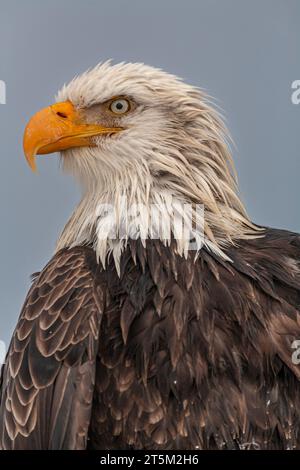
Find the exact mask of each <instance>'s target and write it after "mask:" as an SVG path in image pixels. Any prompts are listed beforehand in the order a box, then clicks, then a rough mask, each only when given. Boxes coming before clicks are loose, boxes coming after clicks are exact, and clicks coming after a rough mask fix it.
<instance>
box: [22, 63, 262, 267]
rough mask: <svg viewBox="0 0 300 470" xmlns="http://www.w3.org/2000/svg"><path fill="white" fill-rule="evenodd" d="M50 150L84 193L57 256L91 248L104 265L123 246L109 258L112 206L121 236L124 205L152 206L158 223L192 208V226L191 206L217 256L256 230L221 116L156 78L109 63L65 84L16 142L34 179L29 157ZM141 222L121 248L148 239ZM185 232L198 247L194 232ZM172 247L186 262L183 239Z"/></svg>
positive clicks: (180, 86)
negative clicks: (201, 211) (200, 212)
mask: <svg viewBox="0 0 300 470" xmlns="http://www.w3.org/2000/svg"><path fill="white" fill-rule="evenodd" d="M57 151H59V152H60V154H61V158H62V161H63V166H64V168H65V169H66V170H67V171H69V172H71V173H73V174H74V175H75V177H76V178H77V179H78V180H79V181H80V183H81V184H82V187H83V190H84V192H83V199H82V201H81V203H80V205H79V207H78V208H77V209H76V211H75V212H74V214H73V216H72V218H71V220H70V221H69V223H68V224H67V226H66V228H65V230H64V232H63V235H62V237H61V238H60V241H59V244H58V247H59V248H62V247H63V246H71V245H74V244H78V243H90V242H93V243H94V244H96V251H97V252H98V254H99V256H100V257H101V258H103V259H104V258H105V256H106V255H107V252H108V251H113V250H114V249H115V250H116V251H117V252H118V253H120V252H121V250H122V246H120V244H119V245H118V248H117V249H116V248H115V246H116V244H115V243H113V242H112V241H111V240H108V238H109V237H108V230H107V227H108V226H109V229H110V230H111V228H112V227H111V224H112V223H111V218H110V219H109V221H108V219H107V214H106V215H104V212H103V211H102V208H103V205H105V204H108V203H109V204H110V203H111V202H113V203H114V204H115V205H117V206H118V209H117V212H118V213H119V216H118V217H119V219H118V220H119V221H118V223H117V225H118V229H119V228H120V220H121V219H122V212H123V209H122V208H123V206H122V204H123V203H122V202H121V199H122V198H123V197H124V196H126V198H127V201H130V202H131V203H132V202H134V203H135V204H141V205H143V206H144V207H146V208H148V209H149V207H150V205H151V204H152V205H153V204H156V205H158V207H160V208H161V210H160V212H161V215H162V217H163V218H164V220H165V216H166V215H169V214H170V212H173V213H174V210H175V212H176V211H177V212H178V210H179V209H178V203H180V204H190V207H191V209H190V213H192V219H193V213H194V212H193V211H194V207H195V206H196V205H197V204H199V205H200V204H201V205H203V206H204V208H205V223H204V228H203V230H204V242H205V243H206V244H207V245H210V248H212V249H214V250H215V251H218V253H221V252H222V248H223V247H224V246H225V245H226V244H228V243H231V242H232V241H234V239H236V238H243V237H245V236H248V235H249V233H250V232H251V231H252V232H253V230H254V231H255V228H254V226H253V225H252V224H251V222H250V221H249V219H248V217H247V215H246V213H245V210H244V207H243V205H242V203H241V201H240V199H239V197H238V195H237V192H236V181H235V176H234V171H233V167H232V161H231V155H230V151H229V148H228V145H227V132H226V129H225V127H224V125H223V122H222V120H221V118H220V116H219V114H218V113H217V112H216V110H215V109H214V108H213V107H212V106H211V104H210V102H209V100H208V98H207V96H206V95H205V94H204V93H203V92H202V91H201V90H200V89H198V88H196V87H194V86H191V85H188V84H186V83H184V82H183V81H182V80H180V79H179V78H177V77H175V76H174V75H171V74H168V73H166V72H164V71H162V70H159V69H156V68H153V67H149V66H146V65H144V64H138V63H120V64H116V65H112V64H111V62H110V61H108V62H104V63H102V64H100V65H97V66H96V67H95V68H93V69H91V70H88V71H87V72H85V73H83V74H82V75H80V76H78V77H76V78H74V79H73V80H72V81H71V82H70V83H69V84H68V85H64V86H63V88H62V89H61V90H60V91H59V93H58V95H57V102H56V103H55V104H53V105H51V106H49V107H47V108H45V109H43V110H41V111H39V112H38V113H37V114H36V115H35V116H33V118H32V119H31V120H30V121H29V123H28V125H27V127H26V130H25V134H24V152H25V156H26V158H27V161H28V163H29V165H30V166H31V168H32V169H33V170H35V156H36V155H39V154H48V153H53V152H57ZM122 200H123V199H122ZM176 204H177V206H176ZM175 207H176V209H175ZM148 209H147V210H148ZM120 214H121V215H120ZM140 215H141V214H140ZM148 215H149V214H148V213H147V216H148ZM146 219H147V217H142V223H141V219H140V221H139V224H138V226H137V224H135V225H133V226H131V227H130V228H129V229H128V230H129V231H128V232H126V233H125V235H124V236H122V240H125V241H126V239H127V238H128V237H129V236H132V235H135V236H139V237H141V238H143V239H145V238H148V237H149V230H148V226H147V227H146V228H145V224H146V222H145V221H146ZM115 221H116V217H115V218H114V223H115ZM146 225H147V224H146ZM152 228H153V227H152ZM171 232H172V233H171V235H170V236H169V237H168V236H167V235H166V234H164V235H163V236H160V237H159V238H162V239H163V241H164V242H166V243H167V242H168V241H170V238H171V237H172V236H174V235H176V233H175V232H176V228H175V229H174V227H173V229H171ZM189 232H190V233H189V238H191V235H192V238H195V237H196V238H197V231H196V232H195V231H193V230H192V228H190V230H189ZM198 235H199V234H198ZM117 238H118V237H117ZM119 238H120V237H119ZM175 238H176V237H175ZM177 238H178V237H177ZM103 239H104V242H103ZM199 240H200V238H199ZM199 240H198V241H199ZM198 245H199V246H198ZM197 246H198V247H200V241H199V243H198V244H197ZM177 248H178V251H179V252H180V253H181V254H182V253H183V252H184V253H186V251H187V244H186V243H185V242H182V240H181V242H178V243H177Z"/></svg>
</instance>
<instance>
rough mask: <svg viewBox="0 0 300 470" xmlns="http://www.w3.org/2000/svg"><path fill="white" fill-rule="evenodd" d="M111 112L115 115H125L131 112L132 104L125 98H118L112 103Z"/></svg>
mask: <svg viewBox="0 0 300 470" xmlns="http://www.w3.org/2000/svg"><path fill="white" fill-rule="evenodd" d="M109 110H110V111H112V112H113V113H114V114H125V113H127V112H128V111H129V110H130V103H129V101H128V100H126V99H125V98H117V99H115V100H113V101H112V102H111V103H110V105H109Z"/></svg>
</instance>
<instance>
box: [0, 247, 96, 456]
mask: <svg viewBox="0 0 300 470" xmlns="http://www.w3.org/2000/svg"><path fill="white" fill-rule="evenodd" d="M89 251H91V250H89V249H88V248H79V247H77V248H73V249H70V250H63V251H61V252H59V253H58V254H56V255H55V256H54V257H53V258H52V260H51V261H50V263H49V264H48V265H47V266H46V267H45V268H44V270H43V271H42V272H41V273H40V274H38V275H37V276H36V277H35V280H34V282H33V285H32V287H31V289H30V291H29V293H28V295H27V298H26V300H25V303H24V306H23V309H22V311H21V315H20V318H19V321H18V324H17V327H16V329H15V332H14V335H13V338H12V341H11V344H10V348H9V351H8V354H7V358H6V363H5V365H4V367H3V370H2V387H1V404H0V447H1V448H3V449H63V448H65V449H82V448H85V447H86V441H87V432H88V427H89V420H90V413H91V407H92V397H93V390H94V382H95V367H96V366H95V357H96V354H97V350H98V334H99V328H100V322H101V317H102V313H103V305H104V303H103V299H104V293H103V286H101V285H100V283H98V281H97V279H98V278H99V276H95V275H94V273H93V269H94V270H97V269H98V267H97V265H96V263H95V264H93V263H92V262H91V258H92V257H91V256H90V253H89ZM100 277H101V276H100Z"/></svg>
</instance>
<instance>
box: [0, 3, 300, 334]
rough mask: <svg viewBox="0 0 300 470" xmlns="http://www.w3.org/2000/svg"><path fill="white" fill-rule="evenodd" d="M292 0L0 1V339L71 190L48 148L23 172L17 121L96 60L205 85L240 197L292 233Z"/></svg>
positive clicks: (295, 225)
mask: <svg viewBox="0 0 300 470" xmlns="http://www.w3.org/2000/svg"><path fill="white" fill-rule="evenodd" d="M299 24H300V1H299V0H285V1H283V0H281V1H279V0H251V1H249V0H151V1H149V0H123V1H122V0H109V1H107V0H105V1H104V0H98V1H96V0H51V1H50V0H43V1H41V0H19V1H17V0H0V79H1V80H4V81H5V82H6V86H7V104H6V105H1V104H0V156H1V158H0V179H1V181H0V214H1V230H0V250H1V252H0V256H1V263H0V269H1V272H0V280H1V283H0V286H1V287H0V289H1V292H0V339H2V340H4V341H8V340H9V338H10V335H11V333H12V330H13V327H14V325H15V323H16V320H17V317H18V315H19V312H20V308H21V305H22V303H23V300H24V298H25V295H26V292H27V290H28V288H29V285H30V278H29V276H30V274H31V273H33V272H34V271H37V270H40V269H41V268H42V267H43V266H44V264H45V263H46V262H47V261H48V260H49V258H50V257H51V254H52V252H53V249H54V245H55V241H56V238H57V236H58V234H59V232H60V231H61V229H62V228H63V225H64V223H65V222H66V220H67V218H68V216H69V215H70V213H71V211H72V209H73V208H74V206H75V204H76V203H77V202H78V200H79V197H80V192H79V189H78V188H77V187H76V184H75V182H74V181H73V180H72V179H71V178H70V177H67V176H65V175H63V174H62V173H61V172H60V171H59V168H58V158H57V156H54V155H52V156H46V157H41V158H40V159H39V160H38V169H39V173H38V175H34V174H32V173H31V172H30V170H29V167H28V166H27V165H26V162H25V159H24V157H23V153H22V135H23V130H24V127H25V125H26V122H27V120H28V118H29V117H30V116H31V115H32V114H33V113H34V112H36V111H37V110H38V109H40V108H41V107H44V106H46V105H47V104H50V103H51V102H52V101H53V97H54V95H55V93H56V92H57V90H58V89H59V88H60V87H61V86H62V84H63V83H64V82H67V81H69V80H70V79H71V78H72V77H73V76H74V75H76V74H78V73H80V72H83V71H84V70H85V69H86V68H88V67H90V66H93V65H95V64H96V63H97V62H99V61H102V60H104V59H107V58H113V59H114V60H115V61H123V60H125V61H141V62H145V63H147V64H150V65H154V66H158V67H162V68H163V69H165V70H166V71H169V72H172V73H175V74H177V75H179V76H181V77H183V78H184V79H185V80H186V81H188V82H190V83H193V84H195V85H198V86H201V87H203V88H205V89H206V90H207V91H208V92H209V93H210V94H211V95H212V96H214V97H215V98H216V99H217V103H218V105H219V106H221V107H222V109H223V110H224V112H225V116H226V119H227V125H228V127H229V129H230V131H231V134H232V136H233V139H234V141H235V144H236V149H235V150H234V159H235V162H236V166H237V170H238V174H239V182H240V188H241V194H242V198H243V200H244V201H245V203H246V205H247V208H248V212H249V214H250V215H251V217H252V219H253V220H254V221H255V222H257V223H260V224H265V225H270V226H276V227H282V228H286V229H290V230H293V231H300V217H299V207H298V204H299V195H300V188H299V183H298V182H299V174H300V163H299V123H300V105H293V104H292V103H291V93H292V90H291V83H292V82H293V81H294V80H297V79H300V68H299V57H300V27H299Z"/></svg>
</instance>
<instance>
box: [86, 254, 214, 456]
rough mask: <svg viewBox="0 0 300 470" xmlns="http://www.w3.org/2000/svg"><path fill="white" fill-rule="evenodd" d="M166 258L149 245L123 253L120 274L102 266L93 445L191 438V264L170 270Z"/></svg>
mask: <svg viewBox="0 0 300 470" xmlns="http://www.w3.org/2000/svg"><path fill="white" fill-rule="evenodd" d="M168 256H169V253H168V251H167V250H165V251H164V252H163V253H159V252H158V251H156V250H155V249H154V248H152V250H149V251H148V252H147V253H146V252H142V254H140V257H139V258H136V257H132V253H125V255H124V256H123V257H122V259H121V266H120V268H121V274H120V276H118V274H117V272H116V269H115V267H114V265H109V266H108V267H107V269H106V273H107V274H106V284H107V301H106V303H107V307H106V309H105V311H104V314H103V318H102V322H101V328H100V336H99V351H98V356H97V366H96V385H95V393H94V402H93V410H92V420H91V426H90V442H91V444H92V446H94V447H96V448H114V447H116V448H120V447H121V448H122V447H123V448H126V447H131V446H132V447H134V448H147V447H148V448H155V447H160V446H161V448H165V447H166V446H167V445H168V442H177V443H178V444H179V443H180V442H181V444H179V445H184V443H185V444H186V441H187V438H188V436H189V439H190V438H191V431H192V422H191V415H194V416H195V417H196V415H198V414H199V410H198V409H197V407H198V406H199V403H198V404H197V400H196V397H197V396H198V392H197V385H199V384H197V381H200V380H201V378H200V376H199V374H200V375H201V374H203V373H205V369H206V366H204V367H203V366H202V367H201V372H200V370H199V362H198V361H199V359H200V356H201V357H202V354H203V353H205V346H204V345H203V344H201V341H200V338H197V337H196V336H197V330H198V328H197V323H199V321H198V319H197V310H196V309H195V306H194V302H195V299H194V300H193V289H192V288H190V289H189V288H188V287H189V286H187V285H186V282H187V281H188V282H189V283H190V287H191V284H192V282H191V279H192V277H193V273H190V272H188V271H190V270H191V267H192V265H191V264H190V263H189V262H187V261H182V265H181V266H179V265H176V266H175V265H174V263H173V266H171V260H170V259H168ZM173 262H174V260H173ZM175 271H176V272H175ZM123 272H125V273H126V275H122V273H123ZM174 276H175V277H174ZM193 331H194V333H193ZM195 335H196V336H195ZM201 349H202V351H201ZM200 361H201V362H203V361H202V359H200ZM194 419H195V421H196V422H195V425H196V423H199V416H198V417H197V418H194ZM197 427H198V428H199V425H197Z"/></svg>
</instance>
